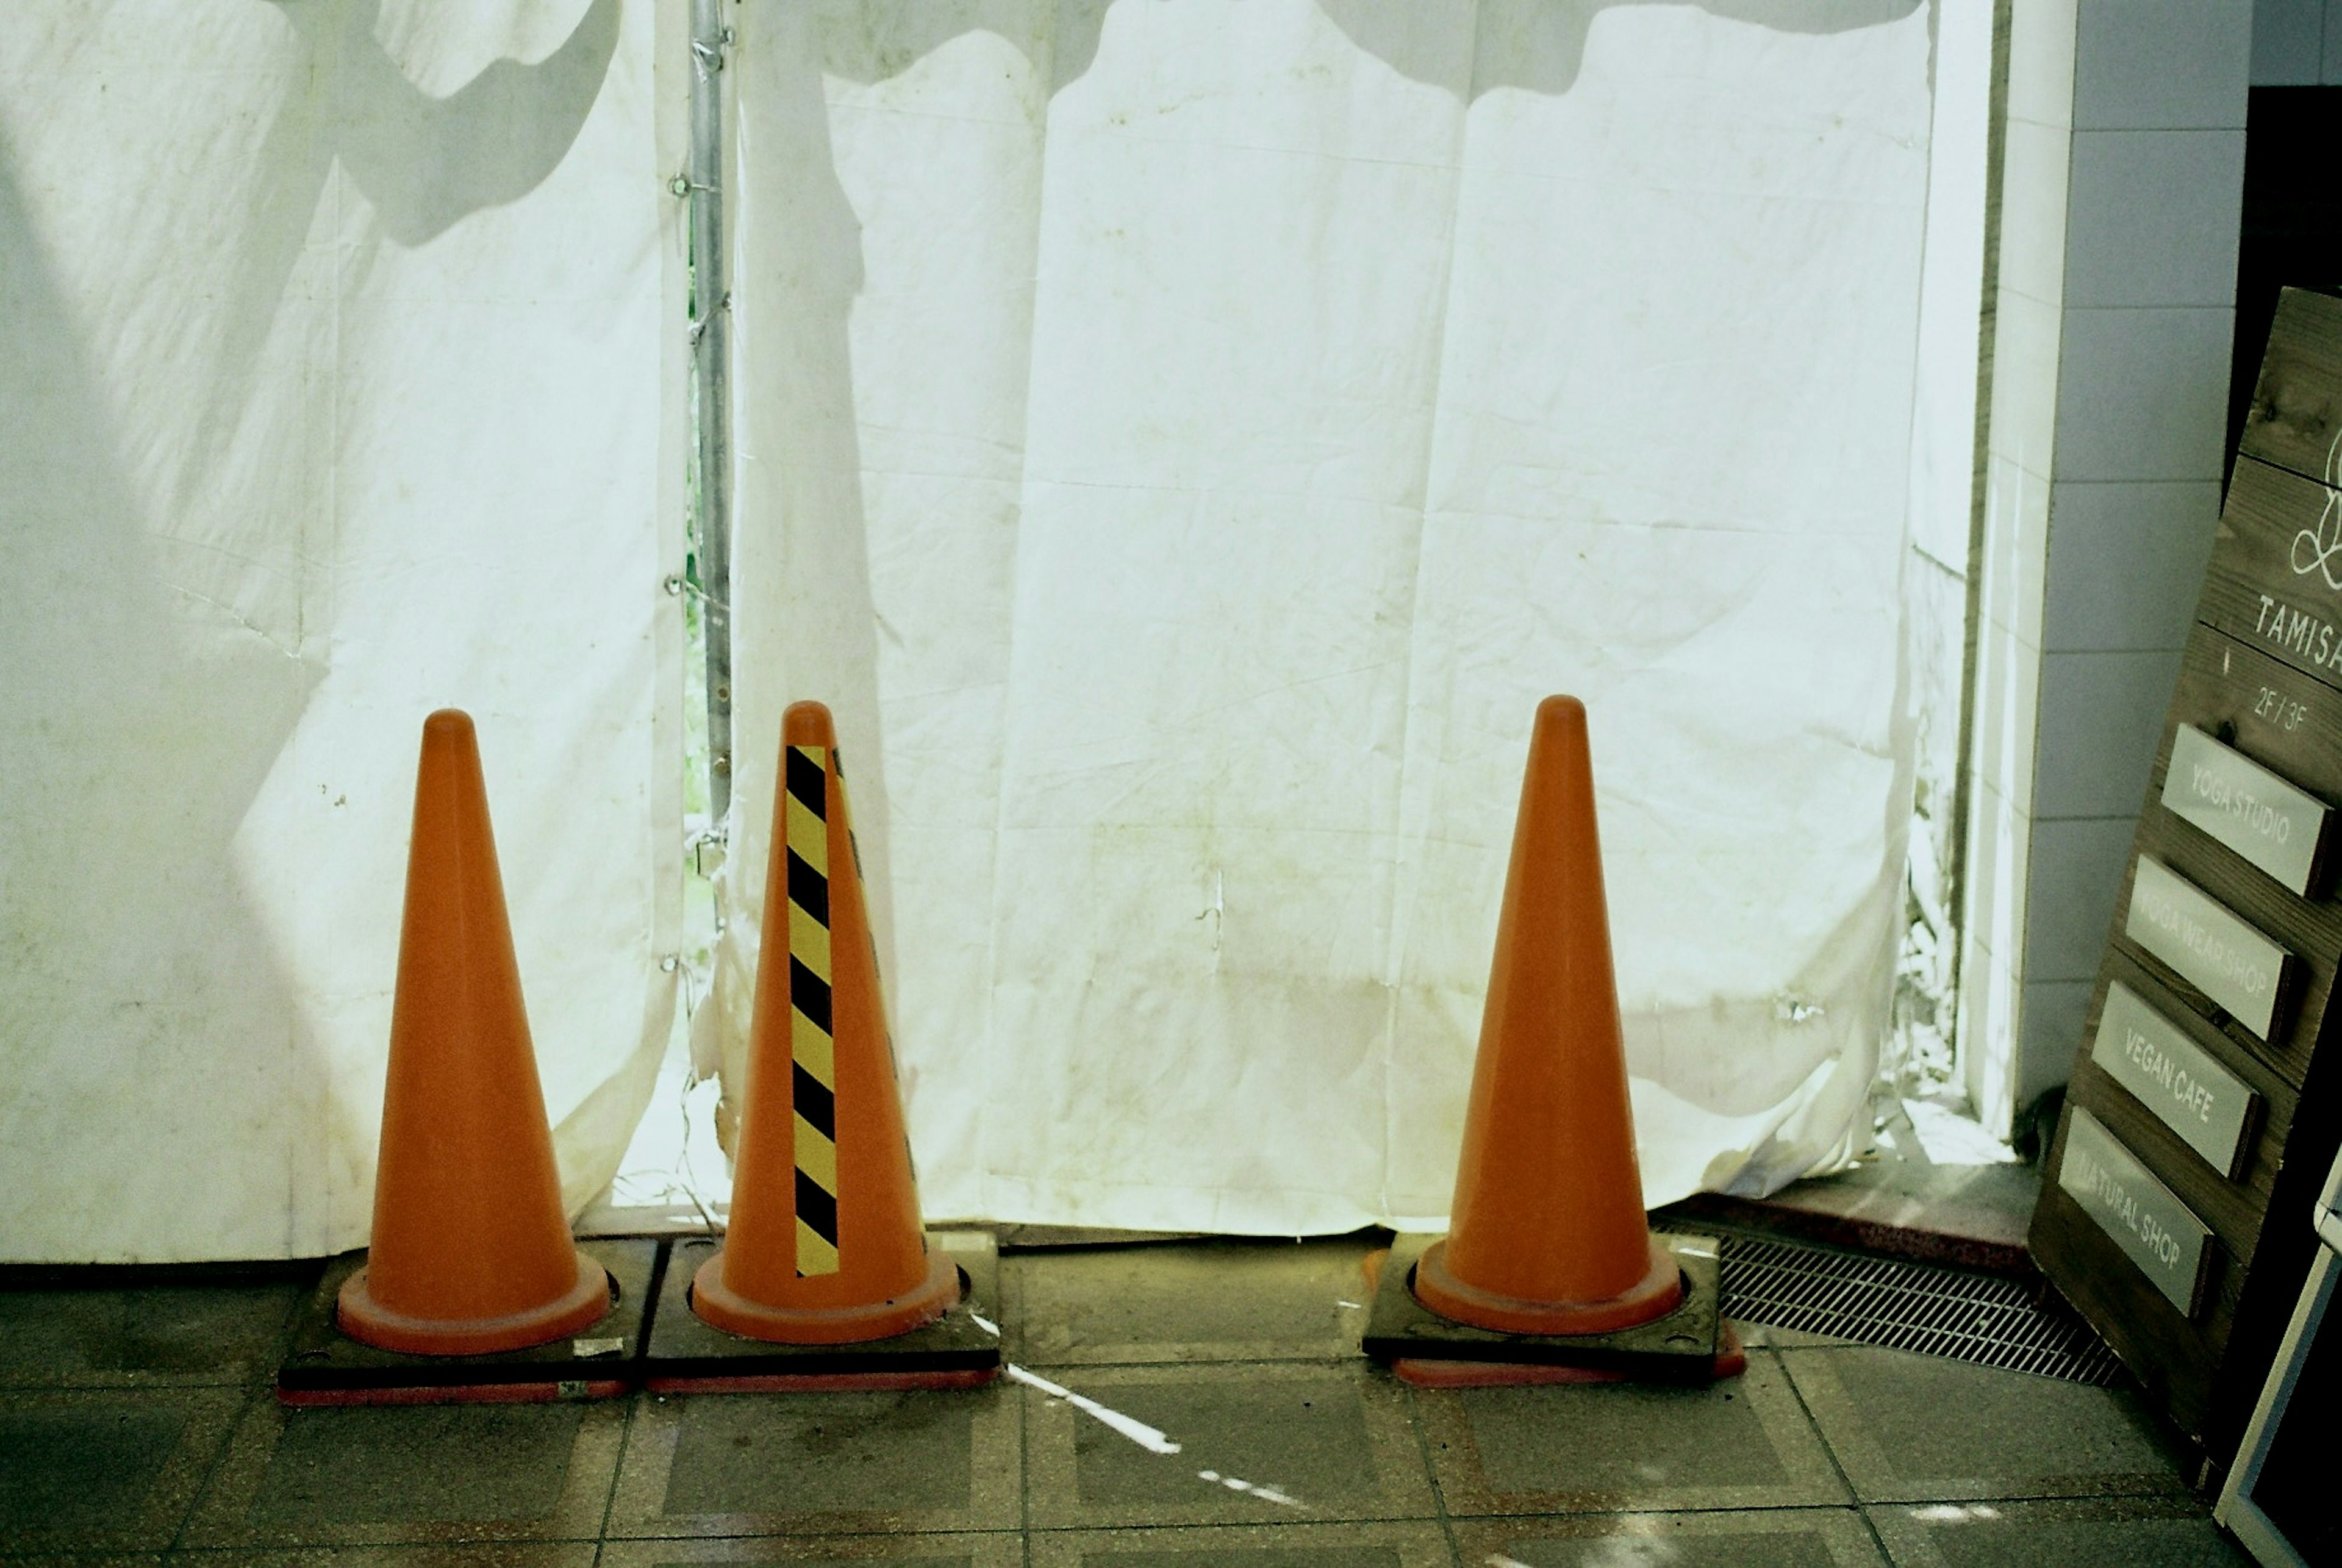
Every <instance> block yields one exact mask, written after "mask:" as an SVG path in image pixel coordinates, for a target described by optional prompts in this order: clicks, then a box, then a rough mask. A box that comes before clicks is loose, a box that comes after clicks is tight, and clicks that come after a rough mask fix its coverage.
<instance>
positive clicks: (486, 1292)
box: [336, 708, 612, 1397]
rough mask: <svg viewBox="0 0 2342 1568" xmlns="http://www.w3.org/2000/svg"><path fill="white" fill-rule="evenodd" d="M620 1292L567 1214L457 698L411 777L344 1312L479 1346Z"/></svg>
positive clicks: (480, 785)
mask: <svg viewBox="0 0 2342 1568" xmlns="http://www.w3.org/2000/svg"><path fill="white" fill-rule="evenodd" d="M611 1296H612V1292H611V1288H610V1278H609V1275H608V1274H607V1273H605V1272H604V1270H603V1268H602V1265H601V1264H600V1263H596V1262H595V1261H594V1260H593V1259H592V1258H590V1257H588V1256H587V1255H586V1253H584V1252H582V1251H580V1250H579V1249H578V1247H577V1245H576V1244H575V1243H574V1242H573V1241H571V1239H570V1235H569V1222H568V1220H567V1218H566V1217H565V1215H564V1213H562V1206H561V1177H560V1174H559V1172H558V1170H557V1169H556V1168H555V1164H554V1158H553V1134H552V1131H551V1129H550V1128H549V1127H548V1125H547V1124H546V1121H545V1094H544V1091H543V1089H542V1088H541V1087H540V1086H539V1084H538V1082H537V1076H536V1053H535V1047H534V1045H532V1044H531V1043H530V1040H529V1034H528V1016H527V1014H526V1011H525V1009H524V1007H523V1005H522V1003H521V990H520V966H519V964H517V962H516V961H515V959H514V956H513V943H512V927H511V924H510V923H509V921H508V920H507V918H506V915H505V890H504V879H503V877H502V876H501V875H499V874H498V873H497V870H496V845H495V836H494V834H492V832H491V831H490V828H489V825H488V796H487V785H486V784H485V781H484V779H483V778H482V776H481V772H480V747H479V740H478V737H477V735H476V734H475V732H474V730H473V727H472V720H471V717H470V715H469V714H464V713H461V712H459V711H457V710H455V709H454V708H443V709H441V710H440V711H439V712H437V713H435V714H432V715H431V716H430V717H428V718H426V719H425V720H424V721H423V754H422V760H421V763H420V764H419V765H418V767H417V769H416V774H415V830H414V837H413V839H412V840H411V842H410V843H409V844H408V848H407V861H406V904H405V914H404V915H403V916H402V924H401V927H400V931H399V939H398V985H397V991H396V994H395V999H394V1000H393V1002H392V1004H391V1014H390V1070H389V1077H388V1081H387V1083H386V1084H385V1089H384V1092H383V1103H382V1146H381V1155H380V1159H379V1162H378V1164H376V1166H375V1198H374V1233H373V1236H372V1239H371V1243H370V1244H369V1246H368V1248H367V1253H366V1261H365V1266H364V1267H363V1268H360V1269H358V1270H357V1271H356V1272H355V1273H352V1274H351V1275H350V1276H349V1277H348V1279H347V1281H346V1283H344V1284H343V1285H342V1287H341V1290H340V1299H339V1305H338V1311H337V1313H336V1317H337V1320H338V1323H339V1326H340V1328H341V1331H342V1332H343V1333H345V1334H347V1335H348V1336H349V1337H350V1338H352V1339H355V1340H357V1341H360V1342H362V1343H365V1344H369V1345H374V1346H375V1347H377V1348H380V1349H384V1350H391V1351H398V1352H403V1353H408V1354H420V1355H466V1356H478V1355H487V1354H494V1353H500V1352H505V1351H515V1350H520V1349H524V1348H525V1347H528V1346H534V1345H540V1344H545V1343H551V1342H553V1341H555V1340H559V1339H563V1338H565V1337H568V1336H570V1335H574V1334H575V1333H578V1332H579V1331H580V1330H582V1329H585V1328H587V1327H589V1326H591V1325H592V1324H593V1323H596V1321H598V1320H599V1319H601V1318H602V1317H603V1316H605V1315H606V1313H608V1312H609V1311H610V1308H611ZM570 1375H572V1376H575V1373H571V1374H570ZM425 1381H428V1379H425ZM547 1397H549V1394H548V1395H547Z"/></svg>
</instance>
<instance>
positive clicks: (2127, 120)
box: [2074, 0, 2253, 131]
mask: <svg viewBox="0 0 2342 1568" xmlns="http://www.w3.org/2000/svg"><path fill="white" fill-rule="evenodd" d="M2252 39H2253V13H2252V0H2082V3H2081V10H2080V14H2079V15H2078V17H2077V25H2076V29H2075V37H2074V125H2075V128H2076V129H2077V130H2079V129H2088V130H2094V131H2098V130H2104V131H2114V130H2191V129H2224V130H2240V129H2242V128H2243V126H2244V123H2245V92H2246V88H2247V85H2249V83H2250V80H2251V74H2252Z"/></svg>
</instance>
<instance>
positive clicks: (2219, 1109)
mask: <svg viewBox="0 0 2342 1568" xmlns="http://www.w3.org/2000/svg"><path fill="white" fill-rule="evenodd" d="M2090 1060H2091V1061H2093V1062H2095V1063H2097V1065H2098V1068H2099V1070H2100V1071H2101V1072H2103V1073H2105V1074H2106V1075H2107V1077H2109V1078H2112V1079H2113V1080H2114V1081H2115V1082H2116V1083H2117V1084H2121V1085H2122V1086H2123V1087H2124V1088H2126V1089H2127V1090H2129V1091H2130V1092H2131V1094H2133V1095H2134V1096H2135V1097H2136V1098H2137V1100H2138V1102H2139V1104H2143V1105H2145V1106H2146V1107H2147V1109H2148V1110H2150V1111H2152V1112H2154V1113H2155V1114H2156V1116H2157V1119H2158V1120H2160V1121H2161V1122H2162V1123H2163V1124H2164V1125H2165V1126H2167V1127H2168V1128H2170V1129H2171V1130H2172V1131H2173V1132H2175V1133H2177V1134H2179V1135H2180V1137H2182V1138H2183V1139H2185V1140H2187V1146H2188V1147H2189V1148H2191V1149H2193V1150H2195V1151H2196V1152H2197V1154H2201V1155H2203V1156H2204V1158H2205V1159H2206V1160H2207V1161H2208V1162H2209V1163H2210V1164H2211V1166H2212V1168H2213V1169H2214V1170H2216V1171H2217V1172H2219V1173H2220V1174H2222V1175H2224V1176H2234V1175H2235V1174H2237V1166H2238V1165H2239V1164H2243V1156H2244V1152H2245V1128H2246V1127H2247V1125H2248V1124H2250V1123H2251V1121H2252V1114H2253V1106H2254V1104H2256V1103H2257V1101H2258V1099H2259V1098H2260V1097H2259V1096H2258V1095H2257V1094H2254V1093H2253V1091H2252V1088H2251V1086H2250V1085H2249V1084H2246V1082H2245V1081H2244V1080H2243V1079H2241V1078H2239V1077H2237V1075H2236V1074H2234V1073H2231V1072H2229V1071H2228V1070H2227V1068H2226V1067H2223V1066H2221V1065H2220V1064H2219V1063H2218V1062H2217V1061H2216V1060H2215V1059H2214V1058H2213V1056H2212V1054H2211V1053H2210V1052H2208V1051H2207V1050H2205V1049H2204V1048H2203V1047H2202V1046H2201V1045H2198V1044H2196V1042H2195V1041H2193V1040H2191V1039H2189V1038H2188V1037H2187V1032H2186V1031H2185V1030H2183V1029H2181V1028H2180V1027H2179V1025H2177V1024H2174V1023H2173V1022H2171V1020H2170V1019H2168V1018H2167V1017H2165V1016H2164V1015H2163V1014H2162V1013H2160V1012H2159V1011H2157V1009H2156V1008H2155V1007H2154V1006H2153V1005H2152V1004H2150V1003H2148V1002H2147V999H2146V998H2144V997H2142V996H2141V995H2139V994H2138V993H2137V992H2136V991H2133V990H2132V989H2131V988H2130V987H2129V986H2127V985H2125V984H2123V983H2122V982H2121V981H2119V980H2117V981H2113V982H2111V983H2109V984H2107V1004H2106V1006H2105V1007H2103V1008H2101V1009H2100V1010H2099V1013H2098V1032H2097V1036H2096V1038H2095V1039H2094V1040H2093V1041H2092V1043H2091V1045H2090Z"/></svg>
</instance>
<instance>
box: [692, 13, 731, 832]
mask: <svg viewBox="0 0 2342 1568" xmlns="http://www.w3.org/2000/svg"><path fill="white" fill-rule="evenodd" d="M724 6H725V0H691V64H692V73H691V167H690V176H689V177H690V181H691V312H692V321H691V365H692V384H693V391H694V394H695V397H694V403H695V410H694V412H695V414H696V432H695V434H696V456H697V462H698V467H699V475H698V477H699V484H698V489H697V504H696V508H695V511H696V516H695V517H694V522H695V524H696V529H697V533H698V535H699V611H700V628H701V631H702V633H703V634H704V636H705V639H706V650H707V807H708V820H709V822H710V824H713V825H716V826H717V827H718V828H719V829H720V827H721V824H723V822H724V820H725V815H726V813H727V812H728V811H729V810H730V808H731V804H732V440H731V414H732V408H731V398H732V365H731V353H730V333H729V331H728V328H729V325H730V321H731V310H732V296H731V293H730V289H729V285H727V284H726V280H725V267H724V260H725V257H724V55H725V51H726V47H727V46H728V45H730V43H731V41H732V33H731V29H730V28H728V27H726V25H724Z"/></svg>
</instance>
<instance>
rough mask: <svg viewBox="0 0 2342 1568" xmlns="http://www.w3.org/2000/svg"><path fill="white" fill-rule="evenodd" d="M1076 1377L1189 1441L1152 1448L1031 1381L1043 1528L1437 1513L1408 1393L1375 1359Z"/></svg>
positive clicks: (1082, 1387) (1071, 1376)
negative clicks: (1374, 1366)
mask: <svg viewBox="0 0 2342 1568" xmlns="http://www.w3.org/2000/svg"><path fill="white" fill-rule="evenodd" d="M1062 1381H1064V1382H1065V1383H1066V1385H1067V1386H1068V1387H1070V1388H1071V1389H1072V1390H1073V1391H1074V1392H1075V1393H1080V1394H1083V1395H1086V1397H1088V1398H1090V1399H1093V1400H1095V1401H1096V1402H1097V1403H1100V1404H1103V1405H1106V1407H1108V1408H1109V1409H1112V1410H1115V1411H1118V1412H1120V1413H1123V1414H1125V1415H1128V1416H1131V1417H1133V1418H1135V1419H1136V1420H1137V1421H1139V1422H1143V1423H1146V1424H1147V1425H1149V1426H1153V1427H1155V1428H1156V1429H1158V1430H1159V1431H1161V1432H1162V1433H1165V1434H1166V1436H1167V1437H1168V1438H1170V1440H1171V1441H1173V1442H1175V1443H1178V1444H1179V1445H1180V1448H1179V1452H1178V1453H1154V1452H1151V1451H1150V1450H1148V1449H1146V1448H1145V1447H1142V1446H1140V1445H1139V1444H1137V1443H1134V1442H1132V1441H1131V1440H1130V1439H1129V1438H1127V1437H1125V1436H1123V1435H1122V1434H1121V1433H1117V1432H1116V1431H1115V1430H1114V1429H1112V1428H1111V1427H1109V1426H1107V1425H1106V1423H1102V1422H1100V1421H1098V1420H1096V1419H1095V1418H1094V1417H1092V1416H1089V1415H1086V1414H1084V1413H1079V1412H1077V1411H1076V1410H1075V1409H1074V1408H1073V1407H1072V1406H1071V1405H1069V1404H1067V1403H1065V1402H1063V1401H1061V1400H1056V1399H1050V1398H1045V1397H1043V1396H1042V1395H1040V1394H1039V1393H1032V1394H1030V1395H1029V1396H1028V1398H1027V1400H1026V1407H1025V1408H1026V1454H1027V1463H1028V1464H1029V1466H1030V1469H1031V1487H1030V1492H1031V1496H1030V1503H1029V1506H1030V1513H1029V1515H1028V1517H1029V1521H1030V1523H1032V1524H1033V1525H1034V1526H1035V1527H1036V1528H1061V1527H1092V1528H1097V1527H1105V1526H1110V1525H1146V1524H1156V1525H1164V1524H1214V1523H1241V1524H1266V1523H1279V1522H1282V1521H1284V1520H1288V1519H1291V1518H1293V1517H1294V1516H1295V1515H1296V1513H1299V1514H1301V1516H1303V1517H1312V1518H1317V1519H1408V1518H1425V1517H1429V1516H1431V1515H1432V1514H1433V1513H1435V1512H1436V1505H1435V1503H1434V1502H1433V1500H1432V1495H1431V1489H1430V1486H1429V1484H1428V1483H1427V1478H1426V1475H1425V1473H1424V1469H1423V1461H1422V1451H1421V1448H1420V1446H1419V1445H1418V1444H1417V1443H1416V1438H1415V1434H1414V1433H1413V1432H1411V1431H1410V1430H1409V1429H1408V1426H1407V1422H1406V1405H1405V1401H1404V1392H1403V1391H1402V1390H1401V1389H1400V1388H1399V1387H1398V1385H1397V1384H1396V1383H1392V1382H1391V1381H1390V1380H1389V1378H1387V1377H1386V1376H1385V1375H1383V1374H1382V1373H1376V1372H1373V1371H1370V1370H1368V1369H1367V1368H1366V1366H1365V1365H1364V1364H1363V1363H1340V1364H1324V1363H1320V1364H1316V1365H1309V1364H1304V1363H1273V1362H1272V1363H1251V1364H1241V1365H1216V1366H1189V1367H1183V1368H1171V1367H1156V1368H1137V1367H1116V1368H1097V1369H1094V1370H1091V1371H1087V1372H1081V1373H1066V1375H1065V1377H1064V1378H1063V1380H1062ZM1265 1493H1274V1495H1266V1494H1265Z"/></svg>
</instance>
